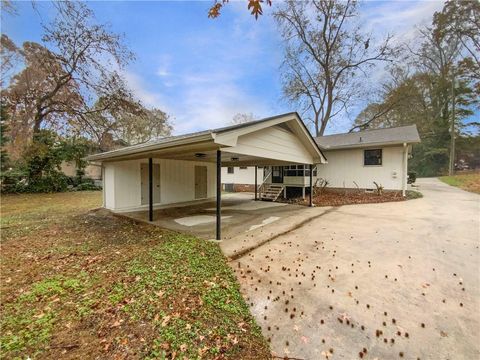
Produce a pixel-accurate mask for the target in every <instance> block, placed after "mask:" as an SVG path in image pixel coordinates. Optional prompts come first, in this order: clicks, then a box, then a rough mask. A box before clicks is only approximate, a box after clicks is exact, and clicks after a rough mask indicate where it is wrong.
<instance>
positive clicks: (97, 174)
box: [60, 161, 102, 180]
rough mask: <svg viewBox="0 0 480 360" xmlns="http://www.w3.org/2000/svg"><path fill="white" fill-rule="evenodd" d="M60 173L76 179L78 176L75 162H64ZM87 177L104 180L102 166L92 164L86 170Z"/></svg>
mask: <svg viewBox="0 0 480 360" xmlns="http://www.w3.org/2000/svg"><path fill="white" fill-rule="evenodd" d="M60 171H61V172H63V173H64V174H65V175H67V176H70V177H74V176H77V166H76V164H75V161H62V163H61V165H60ZM84 171H85V177H87V178H90V179H92V180H102V165H101V164H98V163H93V162H90V163H89V164H88V165H87V166H86V167H85V169H84Z"/></svg>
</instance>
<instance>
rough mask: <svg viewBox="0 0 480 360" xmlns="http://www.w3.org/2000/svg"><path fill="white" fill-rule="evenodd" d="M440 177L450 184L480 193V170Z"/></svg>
mask: <svg viewBox="0 0 480 360" xmlns="http://www.w3.org/2000/svg"><path fill="white" fill-rule="evenodd" d="M439 179H440V180H441V181H443V182H444V183H446V184H448V185H450V186H455V187H458V188H460V189H463V190H466V191H470V192H474V193H477V194H480V172H470V173H463V174H457V175H453V176H441V177H439Z"/></svg>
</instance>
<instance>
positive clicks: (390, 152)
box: [222, 125, 420, 197]
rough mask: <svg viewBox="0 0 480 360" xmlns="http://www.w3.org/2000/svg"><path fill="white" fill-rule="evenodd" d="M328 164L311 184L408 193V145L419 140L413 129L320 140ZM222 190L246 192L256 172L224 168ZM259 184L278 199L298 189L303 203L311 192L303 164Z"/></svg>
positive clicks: (274, 170) (268, 171)
mask: <svg viewBox="0 0 480 360" xmlns="http://www.w3.org/2000/svg"><path fill="white" fill-rule="evenodd" d="M315 140H316V142H317V144H318V145H319V147H320V149H321V150H322V151H323V153H324V154H325V156H326V158H327V160H328V163H326V164H323V165H322V166H318V167H316V168H314V169H313V171H312V176H313V180H314V181H317V179H322V180H326V181H328V186H329V187H333V188H360V189H372V188H375V185H374V183H373V182H376V183H377V184H379V185H382V186H383V187H384V188H385V189H387V190H402V191H403V193H404V195H405V190H406V188H407V168H408V158H409V157H410V156H411V151H412V144H415V143H419V142H420V137H419V135H418V131H417V128H416V126H415V125H410V126H402V127H396V128H388V129H376V130H367V131H361V132H355V133H345V134H335V135H328V136H320V137H317V138H316V139H315ZM223 173H224V174H225V175H224V176H223V177H222V179H223V182H224V187H225V189H234V190H235V189H240V190H243V189H244V188H246V189H248V185H251V184H252V183H254V181H255V169H254V168H253V167H250V168H243V169H241V168H239V167H231V168H228V169H227V168H224V169H223ZM257 177H261V178H262V180H260V179H259V178H258V179H257V181H258V183H260V184H262V186H263V187H264V188H268V187H270V186H273V187H274V188H275V189H277V193H278V194H280V193H281V192H282V191H283V192H284V194H286V193H287V190H288V189H289V188H300V189H301V190H302V193H303V196H304V197H305V190H306V189H308V187H309V169H308V168H307V167H305V166H304V165H303V164H300V165H299V164H291V165H289V166H272V167H266V168H262V169H261V172H260V171H257Z"/></svg>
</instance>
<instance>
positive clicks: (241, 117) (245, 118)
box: [232, 113, 256, 125]
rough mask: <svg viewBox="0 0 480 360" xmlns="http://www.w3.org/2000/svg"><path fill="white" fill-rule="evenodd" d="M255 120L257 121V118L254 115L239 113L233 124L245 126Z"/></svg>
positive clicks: (235, 116) (234, 117)
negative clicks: (244, 124)
mask: <svg viewBox="0 0 480 360" xmlns="http://www.w3.org/2000/svg"><path fill="white" fill-rule="evenodd" d="M255 119H256V116H255V115H253V113H237V114H235V115H234V116H233V119H232V124H234V125H237V124H243V123H247V122H250V121H254V120H255Z"/></svg>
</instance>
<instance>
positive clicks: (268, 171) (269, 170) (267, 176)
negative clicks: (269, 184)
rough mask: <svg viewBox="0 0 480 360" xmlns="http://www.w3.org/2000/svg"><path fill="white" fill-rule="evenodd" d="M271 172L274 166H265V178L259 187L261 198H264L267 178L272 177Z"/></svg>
mask: <svg viewBox="0 0 480 360" xmlns="http://www.w3.org/2000/svg"><path fill="white" fill-rule="evenodd" d="M271 174H272V168H271V167H270V166H269V167H267V166H265V167H264V168H263V180H262V183H261V184H260V186H259V187H258V195H259V198H260V199H261V198H262V194H263V192H265V182H266V181H267V179H268V178H269V177H270V175H271Z"/></svg>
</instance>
